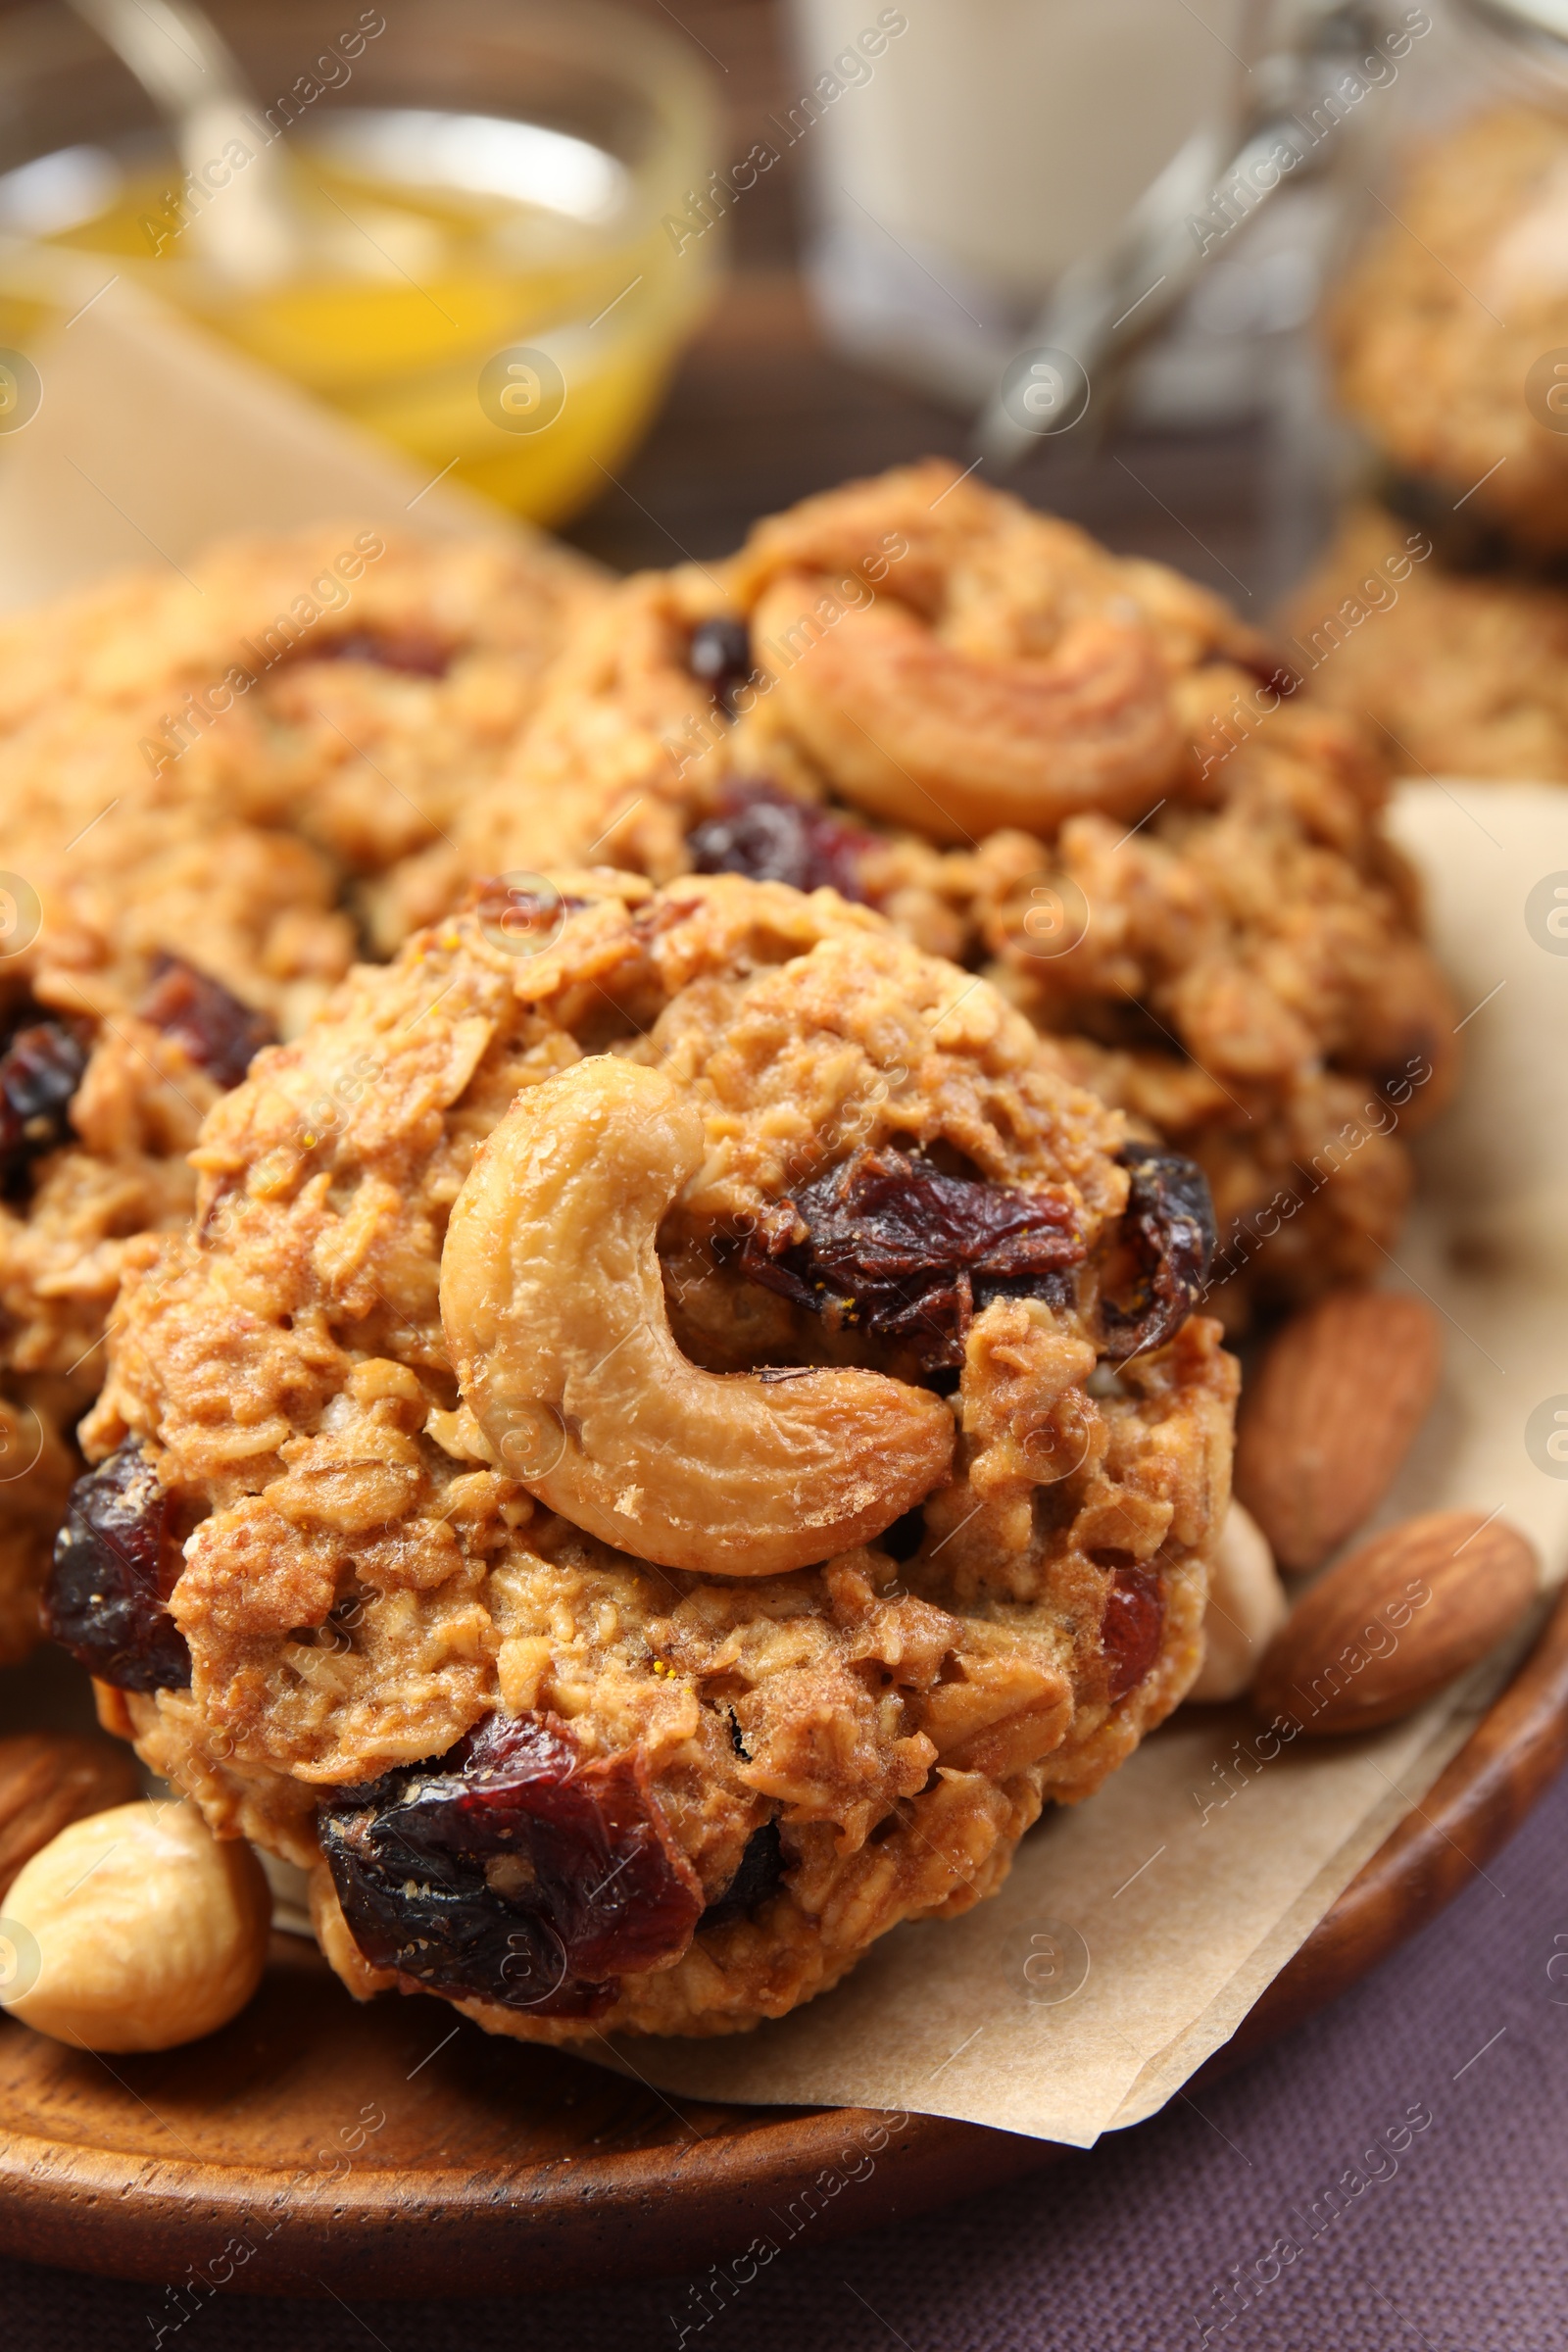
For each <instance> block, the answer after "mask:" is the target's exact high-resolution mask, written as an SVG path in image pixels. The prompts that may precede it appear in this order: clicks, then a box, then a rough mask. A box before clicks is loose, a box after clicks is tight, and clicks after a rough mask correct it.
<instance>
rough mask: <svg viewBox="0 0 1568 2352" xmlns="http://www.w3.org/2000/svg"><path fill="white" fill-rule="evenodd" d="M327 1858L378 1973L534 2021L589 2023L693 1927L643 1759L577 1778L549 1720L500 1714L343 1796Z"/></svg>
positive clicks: (323, 1826)
mask: <svg viewBox="0 0 1568 2352" xmlns="http://www.w3.org/2000/svg"><path fill="white" fill-rule="evenodd" d="M319 1831H320V1839H321V1850H322V1852H323V1853H324V1854H325V1856H326V1859H327V1861H328V1863H329V1864H330V1866H331V1871H332V1878H333V1883H334V1884H335V1886H336V1887H337V1891H338V1898H339V1900H340V1901H341V1903H342V1905H343V1915H344V1918H345V1919H346V1920H347V1921H348V1924H349V1929H350V1932H351V1933H352V1935H353V1936H354V1939H355V1941H356V1942H357V1943H358V1945H359V1947H360V1949H361V1951H362V1952H364V1953H365V1955H366V1957H367V1959H368V1960H370V1961H371V1962H373V1964H374V1965H375V1966H376V1967H377V1968H391V1969H396V1970H397V1971H398V1972H399V1974H400V1975H402V1976H405V1977H412V1978H414V1979H415V1980H416V1981H417V1983H418V1984H421V1985H428V1986H429V1988H430V1990H431V1991H432V1992H444V1993H448V1994H452V1995H454V1996H456V1997H458V1998H465V1997H471V1996H474V1995H477V1996H479V1997H480V1998H481V1999H484V2000H488V2001H499V2002H500V2003H501V2004H502V2006H503V2007H504V2008H508V2009H531V2010H533V2011H534V2012H535V2013H536V2014H537V2015H538V2016H541V2017H598V2016H600V2015H601V2014H602V2013H603V2012H604V2011H605V2010H606V2009H608V2008H609V2007H610V2006H611V2005H612V2003H613V2000H614V1998H615V1992H616V1978H617V1976H618V1974H619V1973H620V1972H621V1971H623V1970H627V1969H646V1968H651V1967H653V1965H654V1964H655V1962H656V1961H660V1960H664V1959H668V1958H669V1957H671V1956H672V1955H673V1954H675V1953H678V1952H680V1951H683V1950H684V1949H685V1947H686V1945H687V1944H688V1943H689V1942H690V1940H691V1936H692V1931H693V1929H694V1928H695V1927H696V1925H697V1921H698V1919H699V1917H700V1916H701V1913H702V1907H703V1904H702V1889H701V1887H700V1886H699V1884H698V1880H697V1876H696V1873H695V1872H694V1871H693V1869H692V1867H691V1865H690V1863H689V1862H688V1861H687V1860H686V1859H685V1857H684V1855H683V1854H682V1853H681V1851H680V1849H679V1847H678V1846H676V1845H675V1843H674V1841H673V1840H672V1838H670V1835H669V1832H668V1830H667V1828H666V1827H665V1824H664V1818H663V1815H662V1811H661V1809H660V1806H659V1802H658V1799H657V1798H656V1797H655V1796H654V1794H653V1792H652V1790H651V1789H649V1787H648V1776H647V1766H646V1764H645V1762H644V1760H643V1756H642V1752H641V1750H640V1749H637V1748H633V1749H630V1750H627V1751H625V1752H623V1753H621V1754H619V1755H614V1756H610V1757H606V1758H603V1759H596V1760H594V1761H593V1762H590V1763H584V1762H583V1760H582V1757H581V1755H580V1753H579V1751H578V1748H577V1744H576V1741H575V1740H573V1738H572V1736H571V1733H570V1730H569V1728H568V1727H567V1726H566V1725H565V1724H564V1723H562V1722H559V1721H557V1720H556V1719H555V1718H554V1717H552V1716H547V1715H521V1716H517V1717H515V1718H513V1717H508V1716H503V1715H492V1716H490V1717H489V1718H488V1719H487V1721H486V1722H484V1723H482V1724H481V1725H480V1726H479V1727H478V1729H477V1730H476V1731H473V1732H470V1733H469V1734H468V1736H467V1738H466V1739H465V1740H460V1741H459V1742H458V1744H457V1746H456V1747H454V1748H452V1749H451V1750H450V1751H449V1752H448V1753H447V1754H446V1755H444V1756H437V1757H433V1758H432V1759H431V1760H430V1761H429V1762H428V1763H424V1764H414V1765H409V1766H407V1767H405V1768H403V1769H402V1770H400V1771H397V1772H391V1773H388V1774H387V1775H386V1776H385V1778H384V1779H382V1780H379V1781H376V1782H375V1783H374V1784H373V1785H372V1786H370V1787H368V1788H358V1789H338V1790H336V1791H335V1792H334V1793H333V1794H332V1795H331V1796H330V1797H329V1798H328V1799H327V1800H326V1802H325V1804H324V1805H323V1806H322V1809H321V1813H320V1819H319Z"/></svg>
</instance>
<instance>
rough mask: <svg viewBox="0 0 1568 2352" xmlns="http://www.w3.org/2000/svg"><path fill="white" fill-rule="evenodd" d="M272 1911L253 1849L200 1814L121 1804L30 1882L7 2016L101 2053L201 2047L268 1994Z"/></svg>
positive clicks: (13, 1928)
mask: <svg viewBox="0 0 1568 2352" xmlns="http://www.w3.org/2000/svg"><path fill="white" fill-rule="evenodd" d="M270 1910H271V1898H270V1894H269V1892H268V1887H267V1881H266V1879H265V1877H264V1876H263V1873H262V1868H261V1865H260V1863H259V1862H258V1861H257V1859H256V1857H255V1855H254V1854H253V1853H252V1852H251V1850H250V1848H249V1846H248V1845H243V1844H239V1843H237V1842H234V1841H228V1840H226V1841H223V1842H220V1841H219V1840H218V1839H217V1838H214V1836H213V1834H212V1832H211V1831H210V1830H209V1829H208V1827H207V1824H206V1823H205V1822H204V1821H203V1819H202V1817H201V1814H200V1813H199V1812H198V1811H197V1809H196V1807H195V1806H194V1805H192V1804H188V1803H180V1804H161V1805H160V1804H152V1803H138V1804H133V1805H117V1806H116V1807H115V1808H114V1810H113V1811H112V1812H108V1813H96V1814H93V1815H92V1816H91V1817H90V1818H89V1819H87V1820H85V1821H74V1822H73V1823H72V1824H71V1825H70V1827H69V1828H67V1829H64V1830H62V1831H61V1832H60V1834H59V1836H58V1837H57V1838H51V1840H50V1842H49V1843H48V1844H47V1845H46V1846H44V1847H43V1848H42V1849H41V1851H40V1852H38V1853H36V1854H34V1855H33V1857H32V1859H31V1861H30V1862H28V1863H26V1864H25V1866H24V1868H23V1869H22V1870H21V1871H20V1872H19V1873H18V1876H17V1878H16V1880H15V1882H14V1883H13V1885H12V1887H11V1891H10V1893H9V1894H8V1896H7V1897H6V1902H5V1919H4V1922H3V1923H0V1937H3V1938H4V1942H5V1945H6V1949H7V1951H8V1952H9V1954H10V1958H9V1962H8V1965H7V1967H6V1968H5V1970H4V1971H0V2006H3V2007H4V2008H5V2009H6V2010H7V2011H8V2013H9V2014H10V2015H11V2016H12V2017H15V2018H18V2019H20V2020H21V2022H22V2023H23V2024H24V2025H28V2026H32V2027H33V2028H35V2030H36V2031H37V2032H38V2033H40V2034H50V2035H52V2036H53V2037H54V2038H55V2039H56V2040H58V2041H65V2042H73V2043H76V2044H77V2045H78V2046H80V2047H83V2048H86V2049H89V2050H167V2049H172V2048H173V2047H174V2046H175V2044H176V2043H179V2042H184V2041H196V2040H198V2039H199V2038H200V2037H201V2035H202V2034H212V2033H215V2032H216V2031H217V2029H218V2028H219V2027H220V2026H222V2025H226V2024H227V2023H228V2020H229V2019H230V2018H231V2017H233V2016H235V2015H236V2014H237V2013H238V2012H239V2011H240V2010H241V2009H243V2008H244V2006H245V2003H246V2002H247V2001H248V2000H249V1999H250V1997H251V1994H252V1993H253V1992H254V1991H255V1990H256V1987H257V1985H258V1984H259V1983H260V1981H261V1974H262V1967H263V1964H264V1962H265V1959H266V1956H267V1937H268V1927H269V1920H270Z"/></svg>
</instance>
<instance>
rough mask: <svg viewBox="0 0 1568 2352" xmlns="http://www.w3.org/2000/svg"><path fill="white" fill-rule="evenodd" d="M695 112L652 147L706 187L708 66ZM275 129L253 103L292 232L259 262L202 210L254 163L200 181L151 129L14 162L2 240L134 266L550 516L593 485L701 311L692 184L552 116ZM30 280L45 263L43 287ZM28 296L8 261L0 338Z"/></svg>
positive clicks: (494, 487) (459, 469)
mask: <svg viewBox="0 0 1568 2352" xmlns="http://www.w3.org/2000/svg"><path fill="white" fill-rule="evenodd" d="M511 95H513V94H512V93H509V96H511ZM686 95H687V97H688V98H692V97H693V96H694V92H693V90H692V89H690V88H689V89H688V91H687V92H686ZM688 114H689V118H690V119H689V121H688V122H687V123H686V124H684V125H683V127H684V128H685V129H686V130H687V131H688V133H689V143H690V149H691V152H690V154H689V155H687V156H684V157H678V158H669V159H662V160H664V161H678V162H683V163H685V165H686V167H687V170H688V172H689V175H690V177H691V178H693V179H695V180H698V181H700V180H701V177H702V172H701V168H700V163H701V155H702V148H701V139H702V137H703V136H704V135H705V133H706V128H707V124H706V107H705V104H704V103H703V100H702V97H701V85H700V83H698V84H696V85H695V103H693V104H691V105H690V107H689V109H688ZM271 124H272V117H271V115H270V114H266V115H263V114H258V115H255V116H250V117H247V118H245V127H246V129H247V135H249V136H252V137H253V140H254V148H255V151H256V153H258V154H260V153H261V152H263V151H265V150H267V149H270V156H269V165H270V170H272V171H275V172H278V174H279V185H280V192H281V193H282V194H283V196H284V197H286V199H287V204H286V212H285V214H284V216H283V217H284V220H285V222H286V227H287V243H286V249H285V252H284V254H283V257H282V258H281V260H279V259H276V258H274V261H273V264H272V266H271V267H270V268H268V269H265V270H254V271H247V272H243V273H236V272H233V271H231V270H225V269H224V268H222V267H221V266H220V260H219V256H220V248H219V246H218V244H217V242H216V240H215V239H214V237H213V235H212V231H211V229H210V227H209V226H208V223H207V219H206V216H207V215H208V213H209V211H210V210H211V208H214V207H216V206H219V205H221V204H222V203H223V202H224V200H225V192H226V191H228V190H229V189H231V188H232V185H233V182H234V180H235V179H236V178H237V177H238V176H239V174H240V173H241V172H244V171H245V169H246V166H247V161H249V162H250V163H251V165H252V168H254V157H253V158H250V159H247V158H246V157H245V156H244V154H243V152H242V149H234V150H231V151H229V156H228V162H227V164H226V166H225V164H224V162H223V160H222V158H221V157H215V159H213V163H212V165H210V166H209V168H208V169H207V170H206V172H204V174H203V179H204V181H205V182H206V183H208V185H211V183H213V182H215V181H216V182H217V183H218V184H217V185H216V186H214V187H212V192H211V193H210V194H209V193H208V192H207V189H206V187H203V188H201V189H199V190H198V191H197V193H196V194H192V193H191V190H190V187H189V183H188V182H187V183H186V184H185V185H184V186H181V184H180V179H179V175H178V174H177V172H175V171H174V170H173V169H172V161H171V158H170V156H169V152H168V148H167V145H166V144H165V143H164V142H163V141H162V140H161V139H159V138H158V137H157V135H156V134H149V133H147V132H140V133H133V134H132V135H131V136H129V137H128V138H123V139H117V140H115V141H114V142H113V143H110V142H105V143H104V144H97V143H82V144H77V145H73V146H71V147H67V148H57V149H55V150H54V151H53V152H50V153H46V154H44V155H42V156H39V157H37V158H35V159H34V160H32V161H30V162H28V163H25V164H24V165H22V166H20V167H19V168H16V169H14V170H12V171H10V172H4V173H0V239H6V240H12V239H15V240H17V241H18V242H19V243H20V242H22V241H24V240H25V244H26V247H27V248H29V249H30V252H31V255H32V257H33V259H34V260H35V261H36V259H37V258H38V257H39V254H40V249H42V250H43V251H44V252H47V250H48V249H50V248H63V249H69V250H71V251H73V253H74V254H76V255H92V256H94V257H102V258H103V260H104V261H105V263H106V271H105V275H106V279H107V276H108V274H109V272H110V271H111V270H118V271H122V272H123V273H125V274H126V275H128V276H133V277H134V278H135V279H136V281H137V282H138V283H140V284H141V285H143V286H144V287H145V288H147V289H148V290H149V291H151V292H153V293H155V294H157V295H158V296H160V297H161V298H162V299H163V300H164V301H166V302H168V303H170V304H172V306H173V307H175V308H176V309H178V310H180V311H183V312H184V313H185V314H187V315H188V316H189V317H192V318H194V319H197V320H199V321H200V322H201V323H202V324H204V325H205V326H207V327H209V328H210V329H212V330H213V331H214V332H216V333H217V334H219V335H220V336H221V337H223V338H225V339H226V340H227V341H229V342H231V343H233V344H236V345H238V346H239V347H240V349H241V350H243V351H245V352H247V353H248V354H250V356H251V357H252V358H254V359H256V360H258V361H260V362H261V363H263V365H265V366H267V367H269V368H275V369H277V370H278V371H279V372H280V373H282V374H283V375H285V376H288V377H290V378H291V379H292V380H293V381H294V382H296V383H297V384H300V385H301V386H303V387H304V388H305V389H306V390H307V391H309V392H311V393H313V394H315V395H316V396H317V397H318V398H319V399H321V400H323V401H325V402H327V403H329V404H330V405H331V406H333V407H334V408H337V409H339V410H341V411H343V412H344V413H345V414H346V415H348V416H349V417H353V418H355V419H356V420H357V421H358V422H360V423H362V424H364V425H366V426H368V427H369V428H370V429H371V430H373V431H375V432H377V433H380V434H382V435H384V436H386V437H387V438H388V439H390V440H392V441H394V442H396V443H398V444H400V445H401V446H402V447H403V448H404V449H406V450H407V451H408V452H410V454H411V455H412V456H413V457H414V458H415V459H416V460H417V463H418V464H419V465H420V466H422V467H424V468H425V469H426V471H427V473H428V475H429V476H430V478H432V479H434V478H435V477H437V476H443V477H446V476H450V477H451V478H454V479H461V480H464V481H466V482H467V483H469V484H470V485H472V486H473V487H474V488H476V489H478V490H481V491H484V492H485V493H487V494H488V495H489V496H490V497H492V498H495V499H497V500H499V501H500V502H501V503H502V504H504V505H506V506H509V507H512V508H515V509H516V510H518V511H519V512H521V513H522V514H524V515H529V516H531V517H533V518H534V519H535V520H537V521H541V522H546V523H549V522H555V521H559V520H560V519H561V518H563V517H564V516H565V515H569V514H570V513H571V512H572V511H573V509H575V508H576V507H578V506H581V505H582V504H584V503H585V502H586V501H587V500H588V499H590V498H592V497H594V496H596V495H597V494H598V493H599V492H600V491H601V490H602V489H603V488H604V486H605V474H606V471H607V470H609V469H613V467H614V466H615V465H616V463H617V461H618V460H619V458H620V457H621V456H622V455H623V454H624V452H625V451H626V450H627V449H629V448H630V447H631V446H632V444H633V443H634V442H635V441H636V439H637V438H638V437H639V435H640V434H641V432H642V431H643V429H644V427H645V425H646V424H647V422H648V419H649V417H650V416H651V414H652V411H653V409H654V407H655V406H656V404H657V402H658V400H659V398H660V396H661V394H662V390H663V387H664V384H665V382H666V380H667V377H668V374H669V371H670V368H671V367H672V365H673V363H674V360H675V358H676V356H677V354H678V352H679V350H680V347H681V344H682V342H683V341H684V339H685V337H686V336H687V334H688V333H689V332H690V331H691V329H692V327H693V325H694V323H695V322H696V320H697V319H698V318H699V317H700V316H701V314H702V311H703V309H704V307H705V306H706V303H707V300H708V298H709V294H710V291H711V286H712V282H713V277H714V272H715V265H716V263H717V261H718V259H719V247H720V244H721V237H722V232H721V230H719V229H717V228H714V229H713V230H712V231H711V233H709V234H705V235H703V236H702V237H699V238H693V237H691V235H690V234H689V233H688V234H687V235H686V236H685V237H683V238H682V239H680V240H679V241H677V240H676V239H675V238H674V237H672V236H671V234H670V232H669V229H668V227H667V226H666V225H665V222H666V218H667V216H668V214H669V209H670V207H671V205H673V206H674V207H675V208H676V210H677V212H679V211H683V210H684V206H683V202H682V195H683V191H682V190H681V189H680V188H679V187H675V186H672V185H665V186H663V187H660V186H659V185H658V184H657V183H651V180H650V174H649V172H648V171H647V170H646V169H640V168H639V162H638V159H637V158H636V157H635V156H634V157H633V158H632V160H630V161H627V160H623V159H622V157H621V156H620V155H618V154H616V153H615V152H613V150H612V147H611V145H610V143H609V142H608V141H606V142H605V143H600V142H599V141H597V140H596V139H594V138H593V137H590V136H585V135H581V134H580V133H578V132H575V131H571V130H567V129H564V128H559V127H555V126H553V125H550V124H547V123H536V122H528V121H518V120H515V119H509V118H508V117H505V116H502V115H498V114H487V113H482V112H477V111H475V112H471V113H466V112H465V113H460V112H445V111H436V110H434V109H430V108H419V107H413V106H377V105H370V104H345V103H339V104H336V105H335V106H323V107H320V108H319V109H317V110H316V111H314V112H313V113H312V114H311V115H310V116H308V117H307V118H306V119H305V120H303V121H300V122H298V123H294V124H293V125H292V127H291V128H290V129H289V130H288V134H287V137H286V139H284V138H282V137H281V135H280V134H279V133H278V132H277V131H275V130H273V129H272V128H271ZM274 142H275V143H274ZM245 193H246V194H247V195H249V194H251V193H252V191H250V190H247V191H246V192H245ZM229 201H231V202H232V201H233V197H232V196H230V197H229ZM14 249H15V248H13V250H14ZM78 267H79V265H78ZM75 282H76V278H75V275H74V274H73V279H72V283H73V285H74V284H75ZM35 283H36V271H35V270H34V271H33V272H32V275H31V279H30V280H29V283H28V287H27V291H28V293H29V294H31V293H32V291H33V288H34V286H35ZM20 294H21V286H20V281H19V285H18V292H17V294H16V295H13V293H12V292H11V290H10V289H9V288H8V286H7V283H6V271H5V269H4V267H3V264H0V343H3V344H8V345H16V346H18V347H20V348H23V349H25V347H26V345H27V344H28V343H29V342H30V341H33V340H34V339H35V338H36V334H37V331H38V328H39V324H40V322H41V319H42V316H43V314H42V312H41V310H40V306H39V305H38V303H37V301H36V300H35V299H34V300H23V299H21V298H20ZM72 307H74V304H73V305H72Z"/></svg>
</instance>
